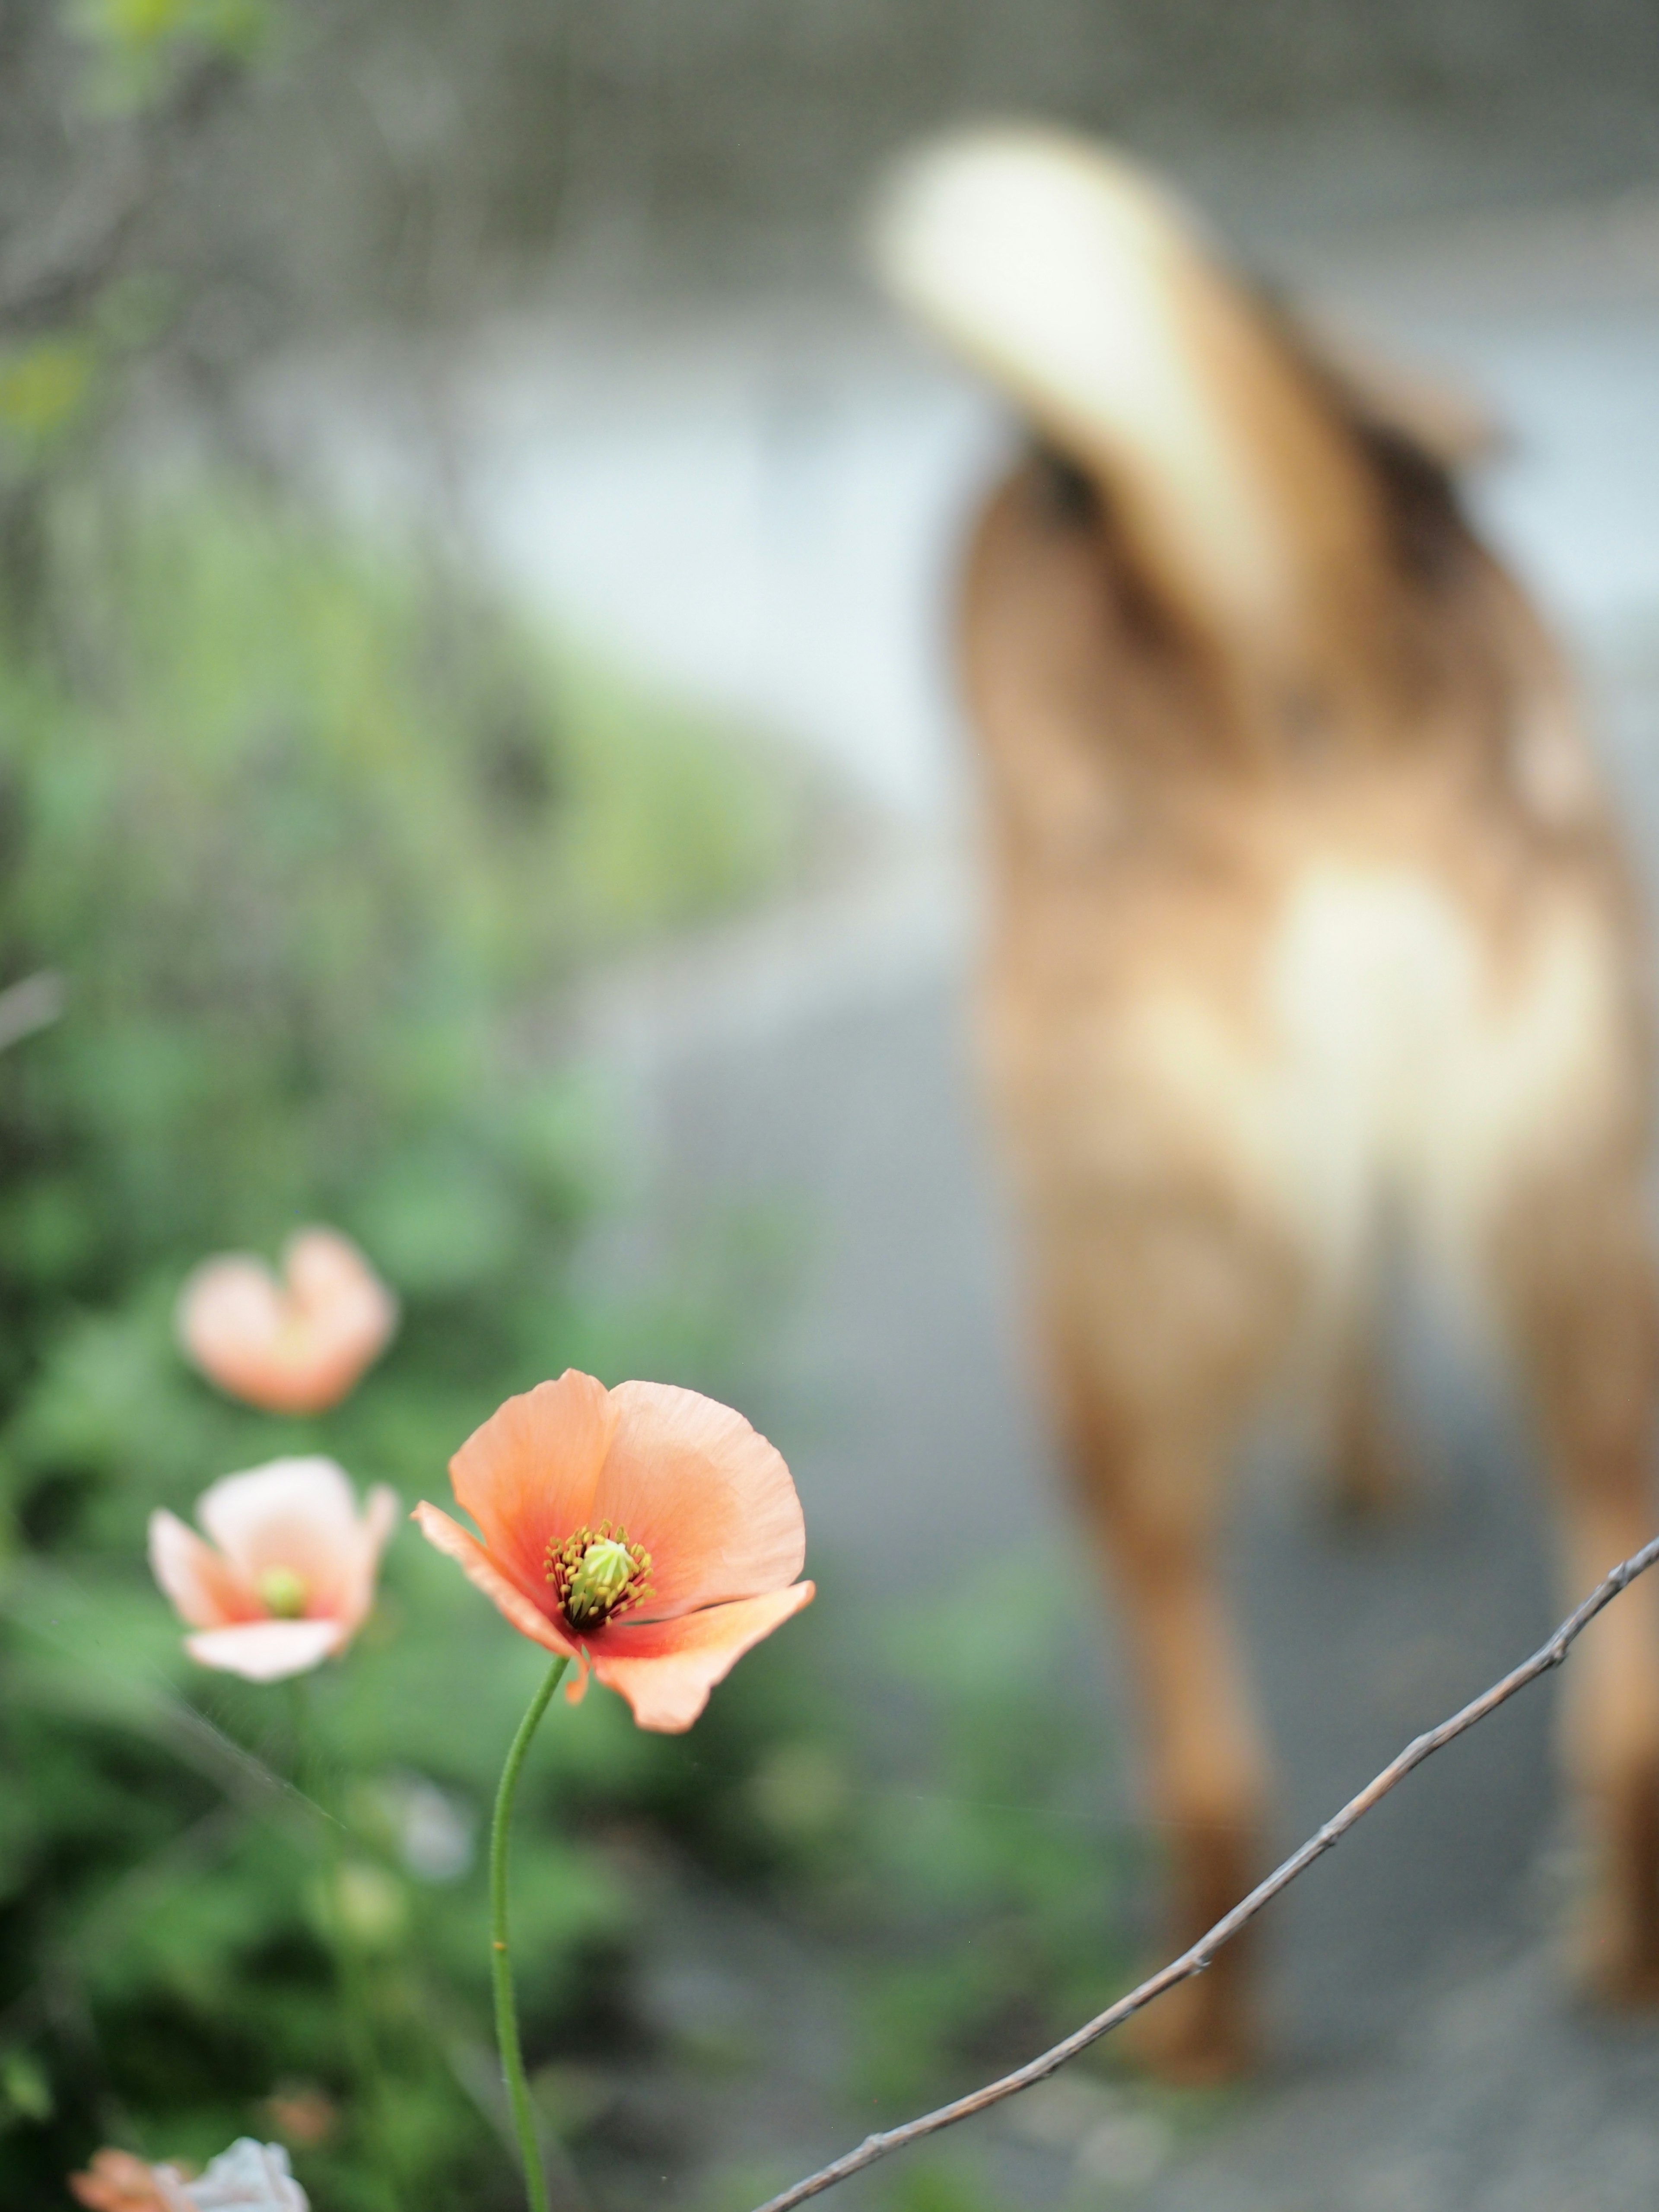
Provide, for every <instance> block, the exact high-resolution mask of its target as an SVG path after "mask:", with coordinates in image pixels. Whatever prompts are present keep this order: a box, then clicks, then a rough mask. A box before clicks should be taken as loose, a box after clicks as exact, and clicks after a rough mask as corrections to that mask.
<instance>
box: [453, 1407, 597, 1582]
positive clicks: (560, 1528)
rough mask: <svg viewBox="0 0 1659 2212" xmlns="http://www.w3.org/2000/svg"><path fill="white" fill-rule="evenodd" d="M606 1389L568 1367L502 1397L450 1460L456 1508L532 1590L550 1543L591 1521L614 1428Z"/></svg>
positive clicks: (543, 1568)
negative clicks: (532, 1386)
mask: <svg viewBox="0 0 1659 2212" xmlns="http://www.w3.org/2000/svg"><path fill="white" fill-rule="evenodd" d="M616 1420H617V1416H616V1413H615V1411H614V1409H613V1407H612V1406H611V1393H610V1392H609V1391H607V1390H606V1389H605V1385H604V1383H599V1382H596V1381H595V1380H594V1378H593V1376H591V1375H582V1374H579V1373H578V1372H577V1370H575V1369H574V1368H568V1369H567V1370H565V1372H564V1373H563V1374H562V1376H560V1377H559V1379H558V1381H557V1382H556V1383H538V1384H537V1386H536V1388H535V1389H533V1390H526V1391H525V1392H524V1393H523V1394H522V1395H520V1396H519V1397H516V1398H509V1399H508V1400H507V1402H506V1404H505V1405H504V1406H501V1407H499V1408H498V1409H497V1410H496V1411H495V1413H492V1414H491V1415H490V1417H489V1419H488V1420H487V1421H486V1422H485V1423H484V1424H483V1426H482V1428H478V1429H475V1430H474V1431H473V1432H472V1434H471V1436H470V1437H468V1438H467V1440H466V1442H465V1443H464V1444H463V1445H462V1446H461V1448H460V1449H459V1451H458V1452H457V1453H456V1455H455V1456H454V1458H453V1460H451V1462H449V1479H450V1480H451V1482H452V1483H453V1485H454V1487H455V1496H456V1499H457V1501H458V1502H459V1504H460V1506H461V1508H462V1510H463V1511H465V1512H467V1513H470V1514H471V1516H472V1518H473V1519H474V1520H475V1521H476V1522H477V1524H478V1526H479V1528H481V1529H482V1530H483V1538H484V1541H485V1543H486V1544H487V1545H488V1546H489V1549H490V1550H491V1552H492V1553H495V1555H496V1557H497V1559H498V1560H499V1562H500V1563H501V1565H503V1566H504V1567H506V1568H507V1571H509V1572H510V1573H512V1574H513V1577H515V1579H516V1580H517V1581H519V1582H520V1583H523V1584H524V1585H525V1586H526V1587H527V1588H529V1589H537V1588H538V1587H539V1585H540V1584H541V1583H542V1581H543V1580H544V1577H545V1574H546V1571H547V1549H548V1546H549V1545H550V1544H556V1543H562V1542H563V1541H564V1539H565V1538H566V1537H567V1536H568V1535H569V1534H571V1533H572V1531H573V1530H574V1529H576V1528H580V1527H581V1526H582V1525H583V1524H584V1523H585V1522H589V1521H591V1520H592V1518H593V1493H594V1487H595V1485H596V1484H597V1483H598V1480H599V1468H600V1466H601V1463H602V1462H603V1461H604V1459H605V1448H606V1446H607V1445H608V1443H610V1441H611V1431H612V1430H613V1429H614V1428H615V1426H616Z"/></svg>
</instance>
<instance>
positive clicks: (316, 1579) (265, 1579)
mask: <svg viewBox="0 0 1659 2212" xmlns="http://www.w3.org/2000/svg"><path fill="white" fill-rule="evenodd" d="M397 1511H398V1499H397V1496H396V1493H395V1492H392V1491H390V1490H388V1489H386V1487H385V1486H384V1485H381V1486H380V1487H379V1488H377V1489H374V1490H372V1491H370V1492H369V1494H368V1506H367V1508H366V1510H364V1511H363V1512H362V1514H361V1515H360V1514H359V1512H358V1510H357V1498H356V1492H354V1491H353V1489H352V1487H351V1485H350V1483H349V1481H348V1480H346V1477H345V1474H344V1473H343V1471H342V1469H341V1468H337V1466H336V1465H335V1464H334V1462H333V1461H332V1460H331V1459H277V1460H272V1461H271V1462H270V1465H269V1466H268V1467H256V1468H250V1469H249V1470H248V1472H247V1473H246V1474H228V1475H226V1476H224V1477H223V1479H222V1480H220V1481H218V1482H216V1483H214V1484H213V1485H212V1486H211V1487H210V1489H207V1490H204V1492H203V1493H202V1495H201V1497H200V1498H197V1501H196V1517H197V1520H198V1521H199V1522H201V1524H202V1526H203V1527H204V1528H205V1529H206V1530H207V1532H208V1534H209V1535H210V1537H211V1538H212V1539H213V1542H212V1543H211V1544H208V1543H204V1542H203V1541H202V1539H201V1538H200V1537H199V1536H198V1535H197V1534H196V1532H195V1530H194V1529H193V1528H186V1527H185V1524H184V1522H182V1521H180V1520H179V1519H178V1518H177V1517H176V1516H174V1515H173V1514H171V1513H152V1514H151V1516H150V1517H149V1563H150V1566H151V1568H152V1570H153V1571H154V1573H155V1579H156V1581H157V1582H158V1583H160V1584H161V1588H162V1589H164V1590H165V1591H166V1593H167V1595H168V1597H170V1598H171V1599H172V1601H173V1607H174V1610H175V1611H176V1612H177V1613H179V1615H180V1617H181V1618H182V1619H183V1620H185V1621H186V1622H188V1624H189V1625H190V1626H191V1628H193V1629H195V1630H196V1631H197V1633H196V1634H195V1635H194V1636H187V1637H186V1638H185V1650H187V1651H188V1652H189V1653H190V1656H191V1658H192V1659H197V1660H199V1661H200V1662H201V1663H202V1664H203V1666H204V1667H218V1668H223V1669H224V1670H225V1671H226V1672H227V1673H228V1674H241V1675H244V1676H246V1679H247V1680H249V1681H251V1682H278V1681H281V1680H283V1678H284V1677H285V1676H287V1675H289V1674H303V1673H304V1672H305V1671H306V1669H307V1668H310V1667H315V1666H317V1665H318V1664H319V1662H321V1661H323V1660H325V1659H326V1658H329V1657H331V1656H332V1655H333V1654H335V1653H337V1652H340V1651H343V1650H344V1649H345V1647H346V1645H347V1644H349V1643H350V1641H351V1639H352V1638H353V1637H354V1636H355V1635H356V1632H357V1631H358V1629H359V1628H361V1627H362V1624H363V1622H364V1620H366V1619H367V1618H368V1610H369V1607H371V1606H372V1605H373V1604H374V1577H375V1572H376V1570H377V1569H378V1567H379V1565H380V1553H381V1552H382V1551H383V1550H384V1549H385V1547H386V1539H387V1538H388V1537H389V1536H390V1535H391V1534H392V1523H393V1521H394V1520H395V1518H396V1516H397ZM215 1547H217V1548H215Z"/></svg>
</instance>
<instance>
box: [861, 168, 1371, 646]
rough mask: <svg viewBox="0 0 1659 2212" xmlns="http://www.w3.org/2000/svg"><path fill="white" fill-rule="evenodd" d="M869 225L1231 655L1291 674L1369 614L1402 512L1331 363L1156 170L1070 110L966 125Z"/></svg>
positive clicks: (1362, 628)
mask: <svg viewBox="0 0 1659 2212" xmlns="http://www.w3.org/2000/svg"><path fill="white" fill-rule="evenodd" d="M874 246H875V252H876V258H877V261H878V267H879V270H880V273H881V274H882V276H883V277H884V281H885V283H886V284H887V286H888V288H889V289H890V291H891V292H892V293H893V294H894V295H896V297H897V299H898V300H899V301H900V302H901V303H902V305H903V306H905V307H908V309H909V310H910V311H911V312H912V313H914V314H915V315H916V316H917V317H918V319H920V320H921V321H922V322H923V323H924V324H926V325H929V326H930V327H931V328H932V329H933V331H935V332H936V333H938V334H939V336H940V337H943V338H944V339H945V341H946V342H947V343H950V344H951V346H953V347H954V348H955V349H957V351H958V352H960V353H962V354H963V355H964V356H967V357H968V358H969V360H970V361H972V362H974V363H975V365H976V366H977V367H978V368H981V370H982V371H984V372H985V373H987V374H988V375H989V376H990V377H991V378H992V379H993V380H994V381H995V382H996V383H997V384H999V385H1000V386H1001V387H1002V388H1003V389H1004V390H1005V391H1006V392H1008V393H1009V394H1010V396H1011V397H1012V398H1014V399H1015V400H1016V402H1017V403H1018V404H1019V405H1020V406H1021V407H1022V408H1023V409H1024V411H1025V412H1026V413H1027V414H1028V415H1029V416H1030V418H1031V420H1032V421H1033V422H1034V423H1035V424H1036V426H1037V428H1039V429H1040V430H1041V431H1042V433H1043V434H1044V435H1046V436H1047V437H1048V439H1049V440H1050V441H1051V442H1052V443H1054V445H1055V446H1056V447H1058V448H1059V449H1060V451H1061V452H1062V453H1065V454H1066V457H1067V458H1068V459H1072V460H1073V461H1074V462H1076V463H1078V464H1079V465H1081V466H1082V467H1083V468H1084V470H1085V472H1086V473H1088V474H1089V475H1091V477H1093V478H1094V479H1095V481H1096V483H1097V485H1098V486H1099V488H1100V489H1102V490H1103V492H1104V493H1105V495H1107V497H1108V499H1109V501H1110V503H1111V505H1112V507H1113V510H1114V512H1115V515H1116V517H1117V519H1118V522H1119V525H1120V526H1121V529H1122V530H1123V531H1124V532H1125V533H1126V535H1127V540H1128V542H1129V544H1131V545H1132V547H1133V550H1134V553H1135V556H1136V558H1137V565H1138V566H1139V568H1140V570H1141V572H1142V574H1145V575H1146V577H1147V579H1148V580H1149V581H1151V582H1152V584H1153V586H1154V587H1155V588H1156V589H1157V590H1158V592H1159V593H1160V595H1161V596H1162V598H1163V599H1164V602H1165V604H1166V605H1169V606H1170V607H1171V608H1172V609H1174V610H1176V611H1178V612H1179V613H1180V614H1181V615H1182V617H1185V619H1186V620H1187V621H1188V623H1190V624H1191V625H1193V626H1194V628H1195V629H1197V630H1198V631H1199V632H1200V634H1202V633H1208V634H1209V635H1211V636H1212V638H1213V640H1214V641H1215V643H1216V644H1217V645H1218V647H1221V649H1222V651H1223V653H1225V657H1226V658H1227V659H1228V660H1229V661H1231V662H1232V663H1233V664H1234V665H1237V662H1238V661H1239V659H1240V658H1241V657H1242V658H1243V659H1246V660H1248V661H1249V662H1251V663H1253V664H1254V665H1255V668H1256V671H1257V673H1258V675H1259V676H1261V677H1263V678H1267V680H1268V682H1269V683H1270V684H1272V685H1273V687H1274V688H1275V689H1279V688H1282V687H1284V686H1285V685H1292V686H1293V685H1296V684H1300V683H1302V682H1304V681H1306V680H1308V679H1310V678H1312V679H1314V680H1315V681H1317V680H1318V678H1319V677H1320V676H1321V675H1322V674H1325V675H1333V676H1334V675H1336V674H1337V673H1338V671H1336V670H1335V669H1334V668H1333V667H1332V666H1331V665H1330V662H1331V659H1332V654H1333V652H1334V650H1335V649H1336V644H1337V641H1341V640H1346V641H1353V640H1354V639H1356V638H1357V637H1363V636H1364V635H1368V634H1374V632H1375V629H1376V625H1375V623H1374V622H1372V621H1371V620H1369V619H1368V617H1374V616H1375V614H1376V612H1377V611H1378V609H1377V605H1376V602H1377V600H1378V597H1379V594H1380V593H1381V592H1383V591H1384V590H1385V589H1386V588H1387V587H1388V585H1389V578H1390V574H1391V572H1392V571H1393V570H1394V568H1395V566H1396V564H1395V562H1393V560H1392V558H1391V550H1390V537H1391V531H1392V528H1393V523H1392V520H1391V517H1390V513H1389V500H1388V496H1387V494H1386V489H1385V487H1383V485H1381V484H1380V483H1379V481H1378V475H1377V471H1376V466H1375V465H1374V455H1373V454H1372V453H1369V452H1368V451H1367V449H1366V446H1365V443H1364V440H1363V439H1361V438H1359V437H1357V436H1356V435H1355V426H1354V421H1353V419H1352V410H1350V409H1349V408H1348V407H1347V406H1346V404H1345V403H1344V400H1343V398H1342V397H1341V395H1340V392H1339V380H1338V377H1337V375H1336V374H1334V373H1333V372H1332V371H1331V370H1329V369H1328V368H1324V367H1322V366H1320V365H1318V364H1316V362H1315V361H1314V359H1313V357H1312V355H1311V353H1310V350H1309V349H1306V348H1305V347H1304V346H1303V345H1302V344H1301V343H1298V342H1297V341H1296V340H1295V339H1294V338H1293V337H1292V336H1291V333H1290V331H1288V328H1287V327H1286V326H1285V325H1284V323H1283V322H1282V320H1281V319H1279V317H1278V316H1277V315H1276V313H1274V312H1273V310H1272V309H1271V308H1270V307H1267V305H1266V304H1265V302H1264V301H1262V300H1261V299H1260V298H1259V297H1258V296H1257V295H1255V293H1254V292H1253V291H1252V290H1251V289H1249V287H1248V286H1247V285H1246V284H1244V283H1241V282H1240V281H1239V280H1238V279H1237V277H1235V276H1232V275H1231V273H1230V272H1229V271H1228V270H1226V268H1225V265H1224V264H1223V262H1222V261H1221V259H1220V258H1219V256H1218V255H1217V254H1215V253H1213V252H1212V251H1211V250H1210V248H1209V246H1208V245H1207V243H1206V240H1205V238H1204V234H1203V232H1202V229H1201V228H1200V224H1199V223H1198V222H1197V221H1196V220H1195V219H1194V217H1193V216H1190V215H1189V214H1188V212H1187V211H1186V210H1184V209H1182V208H1181V207H1179V206H1178V204H1176V202H1175V201H1174V200H1173V199H1172V198H1171V197H1170V196H1169V195H1168V194H1166V192H1165V191H1163V190H1162V189H1161V188H1160V187H1159V186H1158V185H1156V184H1154V183H1153V182H1152V180H1151V179H1149V178H1148V177H1147V176H1146V175H1145V174H1144V173H1142V172H1140V171H1139V169H1137V168H1136V167H1133V165H1132V164H1131V163H1129V162H1127V161H1123V160H1121V159H1119V158H1117V157H1115V156H1114V155H1109V154H1108V153H1106V152H1104V151H1103V150H1101V149H1098V148H1097V147H1096V146H1094V145H1093V144H1091V143H1089V142H1087V141H1084V140H1079V139H1074V138H1072V137H1067V136H1066V135H1064V134H1062V133H1060V132H1057V131H1049V130H1045V129H1041V128H1036V127H1030V128H1018V127H1006V128H1000V129H986V130H981V131H972V132H969V133H966V134H964V135H962V136H960V137H954V138H949V139H946V140H944V141H942V142H940V143H936V144H934V145H933V146H931V147H928V148H926V149H923V150H922V151H921V152H920V153H918V154H915V155H912V156H911V157H910V158H909V159H908V161H905V162H904V163H903V164H902V166H901V167H900V168H899V169H898V170H897V171H896V173H895V174H894V175H893V177H892V178H891V179H890V183H889V185H888V187H887V190H886V191H885V193H884V197H883V198H882V200H881V202H880V204H879V206H878V216H877V220H876V223H875V226H874ZM1350 396H1351V389H1350ZM1349 672H1352V667H1350V671H1349Z"/></svg>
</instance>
